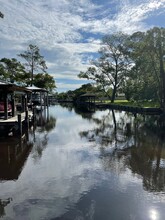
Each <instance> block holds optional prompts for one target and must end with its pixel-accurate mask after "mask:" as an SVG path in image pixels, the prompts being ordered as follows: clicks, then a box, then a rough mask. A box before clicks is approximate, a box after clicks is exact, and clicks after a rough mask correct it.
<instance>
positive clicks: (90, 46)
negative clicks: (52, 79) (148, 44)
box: [0, 0, 165, 79]
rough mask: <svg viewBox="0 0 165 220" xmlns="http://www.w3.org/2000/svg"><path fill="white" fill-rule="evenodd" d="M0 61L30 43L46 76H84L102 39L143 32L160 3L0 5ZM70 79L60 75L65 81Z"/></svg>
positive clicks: (84, 0)
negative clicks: (45, 68)
mask: <svg viewBox="0 0 165 220" xmlns="http://www.w3.org/2000/svg"><path fill="white" fill-rule="evenodd" d="M0 4H1V11H2V12H3V13H4V15H5V17H4V19H1V20H0V23H1V25H0V42H1V43H0V48H1V54H0V57H4V56H6V57H16V55H17V54H18V53H20V52H22V51H24V50H26V48H27V46H28V44H30V43H31V44H36V45H38V46H39V48H40V49H41V52H42V53H43V55H44V57H45V60H46V61H47V64H48V67H49V68H50V69H49V72H50V73H51V74H56V75H57V74H58V76H59V74H62V75H65V73H66V72H68V73H72V74H73V75H74V76H73V78H74V77H75V75H76V74H78V73H79V72H80V71H84V70H85V68H86V67H88V65H89V64H90V60H91V59H93V58H94V57H95V54H96V53H97V51H98V49H99V47H100V39H101V37H102V36H103V35H105V34H110V33H111V32H116V31H123V32H126V33H132V32H135V31H144V30H146V29H148V27H149V26H148V25H147V23H146V19H147V18H150V17H151V16H155V15H157V13H163V12H164V9H165V0H161V1H158V0H143V1H142V0H139V1H138V2H137V1H135V0H115V1H114V0H112V1H106V0H102V1H96V0H93V1H91V0H79V1H77V0H56V1H54V0H47V1H45V0H36V1H33V0H15V1H10V0H5V1H4V0H0ZM67 76H68V77H69V79H70V75H69V74H68V75H66V77H67Z"/></svg>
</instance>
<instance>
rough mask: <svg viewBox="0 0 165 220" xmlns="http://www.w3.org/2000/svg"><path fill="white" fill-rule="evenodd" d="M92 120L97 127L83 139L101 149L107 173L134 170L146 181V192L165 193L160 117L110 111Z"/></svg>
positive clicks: (163, 147) (85, 134)
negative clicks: (109, 171) (127, 169)
mask: <svg viewBox="0 0 165 220" xmlns="http://www.w3.org/2000/svg"><path fill="white" fill-rule="evenodd" d="M92 120H93V121H94V122H95V127H94V128H93V129H91V130H87V131H82V132H81V133H80V136H81V137H82V138H86V139H87V140H88V141H90V142H92V143H93V146H98V147H99V149H100V158H101V161H102V164H103V167H104V169H105V170H113V171H114V170H115V172H118V173H121V172H123V171H124V170H125V169H126V168H130V169H131V171H132V173H134V174H138V175H139V176H141V177H142V178H143V186H144V189H146V190H149V191H157V192H158V191H164V187H165V142H164V140H165V138H164V135H162V129H161V127H159V123H158V118H157V117H155V116H143V115H135V116H133V115H131V113H126V112H125V113H124V112H122V113H120V114H119V113H118V112H114V111H109V112H107V111H106V114H103V115H102V117H101V118H99V119H98V118H95V117H92Z"/></svg>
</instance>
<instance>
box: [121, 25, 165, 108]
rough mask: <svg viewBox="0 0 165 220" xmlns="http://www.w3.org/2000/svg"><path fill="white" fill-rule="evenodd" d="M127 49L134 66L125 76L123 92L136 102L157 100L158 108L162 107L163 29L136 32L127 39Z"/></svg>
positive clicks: (164, 88) (164, 89)
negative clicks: (126, 92) (125, 91)
mask: <svg viewBox="0 0 165 220" xmlns="http://www.w3.org/2000/svg"><path fill="white" fill-rule="evenodd" d="M128 47H129V51H130V58H131V59H132V60H133V63H134V65H133V67H132V68H131V71H130V72H129V75H127V81H126V84H125V90H127V91H128V92H129V95H131V96H132V97H133V98H134V99H137V100H139V99H156V100H159V102H160V106H162V107H163V105H165V103H164V102H165V72H164V63H163V62H164V60H163V57H164V55H165V29H164V28H153V29H150V30H148V31H147V32H136V33H134V34H132V35H131V36H130V37H129V41H128ZM131 87H132V89H131ZM163 103H164V104H163Z"/></svg>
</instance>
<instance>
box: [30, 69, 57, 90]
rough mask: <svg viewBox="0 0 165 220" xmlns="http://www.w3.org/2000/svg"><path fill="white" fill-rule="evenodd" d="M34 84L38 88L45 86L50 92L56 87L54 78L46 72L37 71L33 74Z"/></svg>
mask: <svg viewBox="0 0 165 220" xmlns="http://www.w3.org/2000/svg"><path fill="white" fill-rule="evenodd" d="M34 85H35V86H37V87H40V88H45V89H47V90H49V91H50V92H52V91H53V89H55V88H56V85H55V80H54V78H53V77H52V76H50V75H49V74H48V73H38V74H35V76H34Z"/></svg>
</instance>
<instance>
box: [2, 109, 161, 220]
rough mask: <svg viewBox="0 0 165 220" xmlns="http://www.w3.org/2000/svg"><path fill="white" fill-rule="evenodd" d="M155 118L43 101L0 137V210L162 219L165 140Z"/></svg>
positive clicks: (81, 218)
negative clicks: (22, 124)
mask: <svg viewBox="0 0 165 220" xmlns="http://www.w3.org/2000/svg"><path fill="white" fill-rule="evenodd" d="M157 130H158V129H157V128H156V123H155V122H154V118H152V117H151V118H149V117H142V116H136V117H134V116H133V115H131V114H130V113H129V114H128V113H125V112H118V111H115V112H113V111H111V110H104V111H96V112H81V111H80V110H79V109H76V110H75V109H74V108H72V107H71V106H70V107H61V106H59V105H57V106H52V107H50V108H49V113H44V114H43V115H42V116H41V115H38V117H37V122H36V124H35V126H34V127H32V128H31V129H30V132H29V134H24V136H23V137H22V139H19V138H17V139H16V138H12V137H10V138H8V139H3V138H1V139H0V217H1V218H2V219H9V220H10V219H17V220H26V219H27V220H31V219H32V220H37V219H50V220H53V219H54V220H116V219H117V220H122V219H123V220H129V219H131V220H142V219H143V220H160V219H163V220H164V219H165V140H164V137H163V135H162V134H158V132H157Z"/></svg>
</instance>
